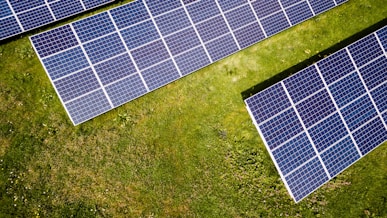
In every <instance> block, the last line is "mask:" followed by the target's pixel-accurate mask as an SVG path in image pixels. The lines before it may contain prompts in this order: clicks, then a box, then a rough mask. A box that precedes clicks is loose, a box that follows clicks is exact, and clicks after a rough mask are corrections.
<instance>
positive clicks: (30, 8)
mask: <svg viewBox="0 0 387 218" xmlns="http://www.w3.org/2000/svg"><path fill="white" fill-rule="evenodd" d="M112 1H114V0H57V1H47V2H46V1H45V0H31V1H28V0H26V1H23V0H8V1H6V0H0V40H3V39H6V38H9V37H11V36H14V35H17V34H20V33H23V32H25V31H28V30H31V29H35V28H38V27H41V26H44V25H46V24H49V23H52V22H55V21H57V20H61V19H64V18H66V17H70V16H72V15H75V14H79V13H81V12H84V11H86V10H89V9H91V8H94V7H97V6H101V5H104V4H107V3H109V2H112ZM8 2H9V3H8ZM84 6H85V7H84ZM12 10H13V11H12Z"/></svg>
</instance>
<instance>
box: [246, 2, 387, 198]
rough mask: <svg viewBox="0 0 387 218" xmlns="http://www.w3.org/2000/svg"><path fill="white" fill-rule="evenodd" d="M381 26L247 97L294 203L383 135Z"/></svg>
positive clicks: (386, 108) (385, 87) (386, 134)
mask: <svg viewBox="0 0 387 218" xmlns="http://www.w3.org/2000/svg"><path fill="white" fill-rule="evenodd" d="M282 2H285V1H282ZM288 2H289V4H290V2H294V1H288ZM322 3H323V2H322ZM285 5H286V4H285ZM386 29H387V27H384V28H382V29H381V30H379V31H377V32H376V34H375V33H373V34H371V35H368V36H366V37H364V38H362V39H360V40H358V41H357V42H354V43H353V44H351V45H349V46H347V47H346V48H344V49H342V50H340V51H338V52H336V53H334V54H332V55H330V56H328V57H326V58H324V59H323V60H321V61H319V62H317V63H315V64H313V65H312V66H310V67H307V68H306V69H303V70H301V71H299V72H298V73H296V74H294V75H292V76H291V77H289V78H287V79H285V80H284V81H281V82H279V83H276V84H274V85H273V86H271V87H269V88H267V89H265V90H263V91H261V92H259V93H257V94H255V95H253V96H251V97H249V98H247V99H246V100H245V103H246V105H247V109H248V111H249V113H250V116H251V118H252V119H253V121H254V122H253V123H254V124H255V126H256V128H257V129H258V130H259V133H260V134H261V137H262V139H263V141H264V143H265V145H266V148H267V150H268V151H269V153H270V154H271V157H272V159H273V161H274V162H275V165H276V167H277V170H278V172H279V173H280V175H281V178H282V179H283V181H284V183H285V186H286V188H287V189H288V191H289V193H290V195H291V196H292V197H293V198H294V200H295V201H296V202H299V201H300V200H302V199H303V198H305V197H306V196H308V195H309V194H311V193H312V192H313V191H314V190H316V189H317V188H318V187H320V186H321V185H323V184H324V183H326V182H327V181H329V180H330V179H331V178H332V177H334V176H336V175H337V174H339V173H340V172H342V171H343V170H345V169H346V168H347V167H349V166H350V165H352V164H353V163H354V162H356V161H357V160H358V159H360V158H361V157H363V156H364V155H366V154H367V153H369V152H370V151H371V150H373V149H375V148H376V147H377V146H378V145H380V144H382V143H384V142H385V141H386V140H387V125H386V118H387V100H386V99H387V98H386V93H387V77H386V69H387V61H386V57H387V56H386V55H387V54H386V53H381V52H380V51H382V46H381V45H382V43H380V42H381V41H382V40H381V37H384V35H383V34H384V31H385V30H386ZM379 34H380V35H379ZM355 66H356V67H355ZM289 102H290V103H289ZM291 103H293V104H291Z"/></svg>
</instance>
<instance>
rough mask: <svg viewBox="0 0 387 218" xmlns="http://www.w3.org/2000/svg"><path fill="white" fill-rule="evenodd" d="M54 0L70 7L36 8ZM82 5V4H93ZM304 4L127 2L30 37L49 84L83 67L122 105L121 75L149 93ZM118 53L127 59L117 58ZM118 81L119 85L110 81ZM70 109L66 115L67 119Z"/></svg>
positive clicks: (280, 25) (250, 39) (242, 44)
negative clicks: (138, 83) (141, 84)
mask: <svg viewBox="0 0 387 218" xmlns="http://www.w3.org/2000/svg"><path fill="white" fill-rule="evenodd" d="M54 2H56V3H57V4H64V5H66V4H70V3H69V1H68V0H61V1H59V2H58V1H50V2H48V3H47V4H44V5H43V6H41V7H47V5H50V4H54ZM76 2H77V0H76V1H74V2H73V3H72V4H77V3H76ZM82 2H83V4H84V6H85V8H88V7H89V6H90V5H92V4H93V2H96V1H94V0H90V1H85V0H83V1H82ZM280 3H281V4H280ZM305 3H306V1H283V2H280V1H277V0H275V1H247V0H244V1H230V0H208V1H183V0H178V1H176V0H173V1H172V0H170V1H155V0H146V1H134V2H131V3H128V4H125V5H122V6H119V7H117V8H113V9H111V10H109V11H106V12H102V13H99V14H96V15H93V16H91V17H88V18H85V19H82V20H79V21H76V22H74V23H71V24H67V25H65V26H63V27H60V28H56V29H54V30H50V31H48V32H45V33H41V34H39V35H36V36H33V37H31V41H32V43H33V45H34V47H35V50H36V51H37V52H38V54H39V57H40V59H41V62H42V63H43V65H44V66H45V69H46V71H47V73H48V75H49V76H50V79H51V80H53V81H56V80H58V79H61V78H63V77H68V76H72V75H73V74H77V73H79V72H80V71H82V70H85V69H88V68H90V69H91V70H93V72H94V74H95V75H96V76H97V79H98V81H99V82H100V85H101V86H103V87H102V91H104V93H105V95H106V98H107V99H109V98H110V96H109V92H108V91H105V88H106V87H104V86H110V85H112V84H115V83H117V85H116V86H117V87H119V88H116V89H114V90H115V91H111V93H116V94H114V95H115V96H121V97H117V98H115V99H114V100H112V101H114V102H112V104H113V105H114V107H115V106H117V105H120V104H122V101H123V100H122V99H126V100H127V101H130V100H132V99H133V98H135V97H133V98H132V97H128V98H123V97H122V96H124V94H119V93H117V92H119V90H122V91H123V92H128V90H126V89H124V88H123V87H121V86H122V85H124V84H128V85H129V84H130V82H129V80H128V78H129V77H132V75H134V74H137V75H138V77H137V78H140V80H136V81H137V82H138V81H141V82H142V83H143V86H144V87H145V89H146V90H147V92H149V91H151V90H154V89H156V88H158V87H161V86H163V85H166V84H168V83H169V82H172V81H174V80H176V79H178V78H180V77H182V76H184V75H187V74H190V73H192V72H193V71H195V70H198V69H200V68H202V67H205V66H207V65H208V64H211V63H213V62H214V61H217V60H220V59H222V58H225V57H227V56H229V55H231V54H233V53H235V52H237V51H239V50H240V49H242V48H246V47H248V46H250V45H252V44H254V43H256V42H258V41H260V40H262V39H264V38H267V37H268V36H270V35H273V34H275V33H277V32H279V31H281V30H284V29H286V28H288V27H290V26H291V25H293V24H291V23H290V21H289V20H288V16H291V13H292V12H291V11H292V7H295V8H296V7H298V8H297V10H296V11H297V13H298V14H302V13H303V11H302V10H304V9H307V10H308V11H310V7H309V8H307V7H305ZM301 5H304V6H303V7H301ZM39 8H40V7H39ZM76 8H77V7H74V8H73V9H74V10H75V9H76ZM55 13H56V12H54V14H55ZM287 13H288V14H287ZM294 13H296V12H294ZM305 13H309V14H310V12H305ZM122 57H125V60H126V61H127V62H124V61H123V59H120V58H122ZM128 58H129V59H128ZM61 60H63V61H61ZM125 63H126V64H125ZM166 66H169V67H171V69H167V68H166ZM121 80H125V81H126V83H125V82H121V83H118V81H121ZM79 83H82V82H81V81H79ZM118 84H120V85H118ZM135 84H137V83H135ZM53 85H54V86H55V83H53ZM136 87H137V86H133V89H134V90H133V93H141V95H142V94H144V93H143V92H142V91H143V89H140V90H141V91H140V92H137V91H136V90H137V88H136ZM109 90H113V88H111V89H109ZM129 95H130V94H129ZM141 95H140V94H135V95H130V96H136V97H139V96H141ZM59 96H61V94H60V93H59ZM69 96H71V95H69ZM285 97H286V96H285ZM285 109H286V108H281V110H285ZM79 110H80V108H79V109H77V110H71V113H80V111H79ZM85 110H89V109H87V108H86V109H85ZM69 111H70V110H68V111H67V112H69ZM97 111H98V110H97ZM274 111H276V110H274ZM89 112H91V113H93V114H99V113H94V111H91V110H89ZM69 113H70V112H69ZM71 113H70V114H69V115H70V117H72V116H75V115H74V114H71ZM82 113H83V112H82ZM82 117H83V118H88V119H89V118H90V116H86V115H83V116H78V118H77V119H73V121H74V120H77V122H76V123H74V124H78V123H79V122H78V121H79V119H80V118H82ZM84 121H86V120H84ZM82 122H83V121H82Z"/></svg>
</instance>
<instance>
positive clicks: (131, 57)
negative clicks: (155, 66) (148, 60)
mask: <svg viewBox="0 0 387 218" xmlns="http://www.w3.org/2000/svg"><path fill="white" fill-rule="evenodd" d="M107 13H108V15H109V17H110V20H111V21H112V23H113V25H114V28H115V29H116V32H117V33H118V36H119V37H120V39H121V42H122V43H123V44H124V46H125V49H126V52H127V53H128V54H129V57H130V60H132V62H133V65H134V67H135V68H136V71H137V73H138V74H139V76H140V78H141V81H142V83H143V84H144V86H145V88H146V91H147V92H149V87H148V85H147V84H146V82H145V80H144V77H143V76H142V75H141V73H140V69H139V68H138V66H137V63H136V62H135V61H134V59H133V56H132V54H131V53H130V50H129V48H128V46H127V45H126V43H125V40H124V38H123V37H122V35H121V32H120V31H119V29H118V27H117V24H116V23H115V22H114V19H113V17H112V15H111V13H110V11H108V12H107ZM106 86H107V85H106Z"/></svg>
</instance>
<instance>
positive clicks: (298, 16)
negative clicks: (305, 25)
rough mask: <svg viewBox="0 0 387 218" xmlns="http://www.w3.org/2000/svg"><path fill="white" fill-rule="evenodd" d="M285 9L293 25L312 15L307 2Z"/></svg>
mask: <svg viewBox="0 0 387 218" xmlns="http://www.w3.org/2000/svg"><path fill="white" fill-rule="evenodd" d="M285 11H286V14H287V15H288V17H289V20H290V22H291V23H292V24H293V25H294V24H297V23H301V22H302V21H304V20H307V19H309V18H311V17H313V12H312V10H311V9H310V7H309V5H308V3H307V2H301V3H299V4H297V5H294V6H291V7H289V8H287V9H286V10H285Z"/></svg>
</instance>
